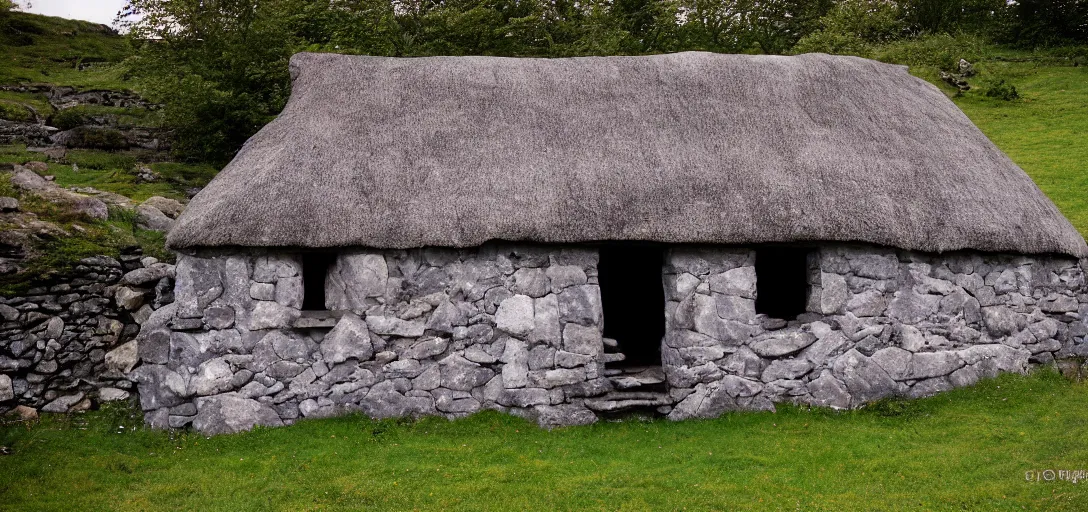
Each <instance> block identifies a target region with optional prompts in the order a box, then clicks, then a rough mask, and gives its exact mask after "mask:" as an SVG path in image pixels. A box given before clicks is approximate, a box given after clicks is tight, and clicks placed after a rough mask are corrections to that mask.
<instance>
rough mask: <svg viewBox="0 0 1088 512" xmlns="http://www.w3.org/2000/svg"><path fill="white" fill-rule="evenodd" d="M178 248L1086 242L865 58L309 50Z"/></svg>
mask: <svg viewBox="0 0 1088 512" xmlns="http://www.w3.org/2000/svg"><path fill="white" fill-rule="evenodd" d="M291 71H292V75H293V76H294V87H293V92H292V95H291V99H290V101H289V102H288V104H287V107H286V108H285V109H284V111H283V113H282V114H280V116H279V117H278V118H277V119H276V120H275V121H273V122H272V123H270V124H269V125H268V126H266V127H265V128H264V129H262V130H261V131H260V132H259V133H257V134H256V135H254V136H253V138H252V139H250V140H249V142H247V143H246V145H245V146H244V147H243V148H242V150H241V151H240V152H239V153H238V156H237V158H235V159H234V161H233V162H231V163H230V165H228V166H227V168H226V169H224V170H223V172H222V173H220V174H219V176H217V177H216V178H215V180H213V181H212V183H211V184H209V185H208V187H207V188H205V189H204V190H203V191H202V192H200V193H199V194H198V195H197V196H196V197H195V198H194V199H193V201H192V202H191V203H190V205H189V208H188V209H187V210H186V211H185V213H184V214H183V215H182V216H181V217H180V218H179V219H178V222H177V225H176V227H175V228H174V230H173V232H172V233H171V234H170V237H169V244H170V246H171V247H173V248H187V247H201V246H290V247H343V246H366V247H375V248H408V247H421V246H450V247H467V246H474V245H478V244H481V243H483V242H485V241H488V240H493V239H501V240H518V241H536V242H583V241H598V240H645V241H660V242H692V243H725V244H743V243H755V242H791V241H811V240H831V241H863V242H871V243H876V244H881V245H888V246H895V247H900V248H904V249H915V250H923V251H946V250H953V249H962V248H971V249H979V250H987V251H1016V252H1024V253H1044V252H1056V253H1066V254H1072V255H1083V254H1085V253H1088V250H1086V247H1085V243H1084V239H1083V238H1082V237H1081V236H1080V235H1079V234H1078V233H1077V231H1076V230H1075V229H1074V228H1073V227H1072V225H1070V223H1069V222H1068V221H1067V220H1066V219H1065V218H1064V217H1063V216H1062V215H1061V214H1060V213H1059V212H1058V210H1057V208H1055V206H1054V205H1053V204H1052V203H1051V202H1050V200H1048V199H1047V198H1046V196H1044V195H1043V194H1042V193H1041V192H1040V191H1039V189H1038V187H1036V186H1035V184H1034V183H1033V182H1032V181H1031V179H1029V178H1028V176H1027V175H1026V174H1024V172H1023V171H1022V170H1020V168H1018V167H1017V166H1016V165H1015V164H1013V163H1012V161H1010V160H1009V159H1008V157H1006V156H1005V155H1004V154H1003V153H1002V152H1001V151H1000V150H998V149H997V148H996V147H995V146H994V145H993V144H992V143H991V142H990V141H989V140H988V139H987V138H986V137H985V136H984V135H983V134H982V132H980V131H979V130H978V129H977V128H975V126H974V125H972V124H971V122H970V121H969V120H968V119H967V117H966V116H965V115H964V114H963V113H962V112H960V110H959V109H957V108H956V106H955V105H954V104H953V103H952V102H951V101H949V100H948V98H946V97H945V96H944V94H942V93H941V92H940V91H939V90H938V89H937V88H936V87H934V86H932V85H930V84H928V83H926V82H924V81H922V80H919V79H917V78H914V77H912V76H910V75H909V74H907V70H906V68H904V67H902V66H893V65H888V64H882V63H879V62H874V61H871V60H865V59H860V58H855V57H834V56H828V55H819V54H812V55H800V56H796V57H777V56H749V55H717V54H710V53H679V54H673V55H658V56H652V57H597V58H594V57H589V58H571V59H513V58H494V57H433V58H413V59H401V58H384V57H360V56H342V55H332V54H308V53H302V54H298V55H295V56H294V57H293V58H292V59H291Z"/></svg>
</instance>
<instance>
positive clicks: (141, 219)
mask: <svg viewBox="0 0 1088 512" xmlns="http://www.w3.org/2000/svg"><path fill="white" fill-rule="evenodd" d="M136 224H137V225H138V226H140V227H142V228H144V229H149V230H151V231H162V232H168V231H170V230H171V229H174V219H171V218H170V217H168V216H167V215H166V214H165V213H163V212H162V211H160V210H159V209H158V208H155V207H154V206H151V205H148V204H141V205H140V206H137V207H136Z"/></svg>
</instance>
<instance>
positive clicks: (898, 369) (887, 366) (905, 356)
mask: <svg viewBox="0 0 1088 512" xmlns="http://www.w3.org/2000/svg"><path fill="white" fill-rule="evenodd" d="M871 358H872V360H873V361H875V362H876V364H879V365H880V367H881V368H883V369H884V371H885V372H888V375H889V376H890V377H891V378H893V379H895V380H906V379H909V378H912V377H911V374H912V372H911V361H912V360H913V355H912V354H911V353H910V352H909V351H907V350H904V349H901V348H899V347H887V348H882V349H880V350H877V351H876V352H875V353H874V354H873V355H872V356H871Z"/></svg>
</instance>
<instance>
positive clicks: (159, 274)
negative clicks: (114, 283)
mask: <svg viewBox="0 0 1088 512" xmlns="http://www.w3.org/2000/svg"><path fill="white" fill-rule="evenodd" d="M174 275H175V274H174V266H173V265H170V264H167V263H155V264H152V265H151V266H148V267H142V268H138V269H135V270H132V271H131V272H128V273H127V274H125V276H124V277H122V278H121V284H123V285H127V286H144V285H146V284H148V283H154V282H157V281H159V280H160V279H162V278H164V277H166V278H170V279H173V278H174Z"/></svg>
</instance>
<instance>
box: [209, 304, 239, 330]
mask: <svg viewBox="0 0 1088 512" xmlns="http://www.w3.org/2000/svg"><path fill="white" fill-rule="evenodd" d="M202 320H203V321H204V325H207V326H208V328H210V329H229V328H231V327H232V326H233V325H234V308H230V307H226V306H219V307H211V308H208V309H205V310H204V317H203V318H202Z"/></svg>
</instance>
